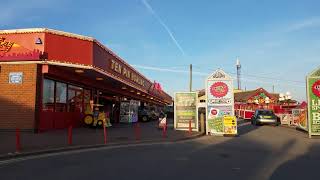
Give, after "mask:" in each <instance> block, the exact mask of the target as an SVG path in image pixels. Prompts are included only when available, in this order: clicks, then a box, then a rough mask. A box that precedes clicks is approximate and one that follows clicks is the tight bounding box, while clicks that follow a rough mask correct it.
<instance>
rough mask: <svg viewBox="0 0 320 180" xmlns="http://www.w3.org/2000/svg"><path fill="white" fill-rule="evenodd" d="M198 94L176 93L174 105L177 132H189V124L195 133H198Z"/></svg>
mask: <svg viewBox="0 0 320 180" xmlns="http://www.w3.org/2000/svg"><path fill="white" fill-rule="evenodd" d="M197 99H198V93H196V92H178V93H175V101H174V102H175V103H174V106H175V107H174V108H175V111H174V128H175V129H177V130H189V122H190V121H191V128H192V130H193V131H198V109H197Z"/></svg>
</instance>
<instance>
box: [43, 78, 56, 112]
mask: <svg viewBox="0 0 320 180" xmlns="http://www.w3.org/2000/svg"><path fill="white" fill-rule="evenodd" d="M42 110H43V111H50V112H53V111H54V81H52V80H49V79H44V81H43V97H42Z"/></svg>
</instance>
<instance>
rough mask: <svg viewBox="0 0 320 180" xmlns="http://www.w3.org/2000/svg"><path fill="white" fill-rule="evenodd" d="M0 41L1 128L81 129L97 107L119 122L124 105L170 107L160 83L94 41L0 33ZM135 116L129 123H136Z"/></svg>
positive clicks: (33, 32)
mask: <svg viewBox="0 0 320 180" xmlns="http://www.w3.org/2000/svg"><path fill="white" fill-rule="evenodd" d="M0 39H1V46H0V49H1V51H0V83H1V86H0V90H1V92H2V93H1V96H0V101H1V103H0V109H1V110H0V119H1V120H0V129H15V128H21V129H34V130H50V129H61V128H66V127H68V126H70V125H72V126H74V127H80V126H83V125H84V118H85V116H86V115H88V114H90V113H91V114H93V113H92V111H93V110H94V109H95V108H96V107H98V109H99V111H101V112H103V113H104V114H105V116H106V117H107V118H108V119H110V121H111V123H117V122H122V121H124V118H121V113H122V112H121V109H123V108H121V104H125V103H124V102H129V105H130V107H134V106H133V105H135V106H140V105H141V104H143V105H145V104H150V105H155V106H165V105H167V104H171V103H172V98H171V97H170V96H169V95H168V94H167V93H165V92H164V91H163V90H162V89H161V88H157V87H158V84H157V83H154V82H151V81H150V80H148V79H147V78H146V77H145V76H143V75H142V74H140V73H139V72H138V71H136V70H135V69H134V68H133V67H131V66H130V65H129V64H127V63H126V62H125V61H124V60H123V59H121V58H120V57H119V56H117V55H116V54H115V53H113V52H112V51H111V50H110V49H108V48H107V47H105V46H104V45H102V44H101V43H99V42H98V41H97V40H95V39H93V38H91V37H86V36H81V35H76V34H72V33H66V32H61V31H56V30H50V29H22V30H7V31H0ZM130 103H131V104H130ZM131 109H132V108H131ZM13 111H14V112H15V113H12V112H13ZM134 113H137V110H136V109H132V110H131V111H129V114H130V115H131V116H130V118H129V117H128V120H127V121H126V122H136V121H137V120H138V119H137V116H136V115H134V116H132V114H134Z"/></svg>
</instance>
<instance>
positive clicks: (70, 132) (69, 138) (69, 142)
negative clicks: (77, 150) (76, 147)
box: [68, 125, 72, 145]
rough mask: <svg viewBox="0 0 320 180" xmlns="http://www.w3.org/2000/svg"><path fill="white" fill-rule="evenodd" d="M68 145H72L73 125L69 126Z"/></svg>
mask: <svg viewBox="0 0 320 180" xmlns="http://www.w3.org/2000/svg"><path fill="white" fill-rule="evenodd" d="M68 145H72V125H70V126H69V128H68Z"/></svg>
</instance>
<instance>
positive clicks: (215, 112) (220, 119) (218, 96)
mask: <svg viewBox="0 0 320 180" xmlns="http://www.w3.org/2000/svg"><path fill="white" fill-rule="evenodd" d="M206 103H207V105H206V108H207V118H206V119H207V130H206V131H207V134H210V135H224V134H225V124H224V116H234V99H233V81H232V78H231V77H230V76H229V75H227V74H226V73H225V72H224V71H222V70H220V69H219V70H217V71H215V72H214V73H213V74H212V75H211V76H209V77H208V78H207V80H206ZM226 129H228V130H227V131H228V132H229V131H231V130H230V129H231V128H230V127H226ZM233 131H236V130H233Z"/></svg>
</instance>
